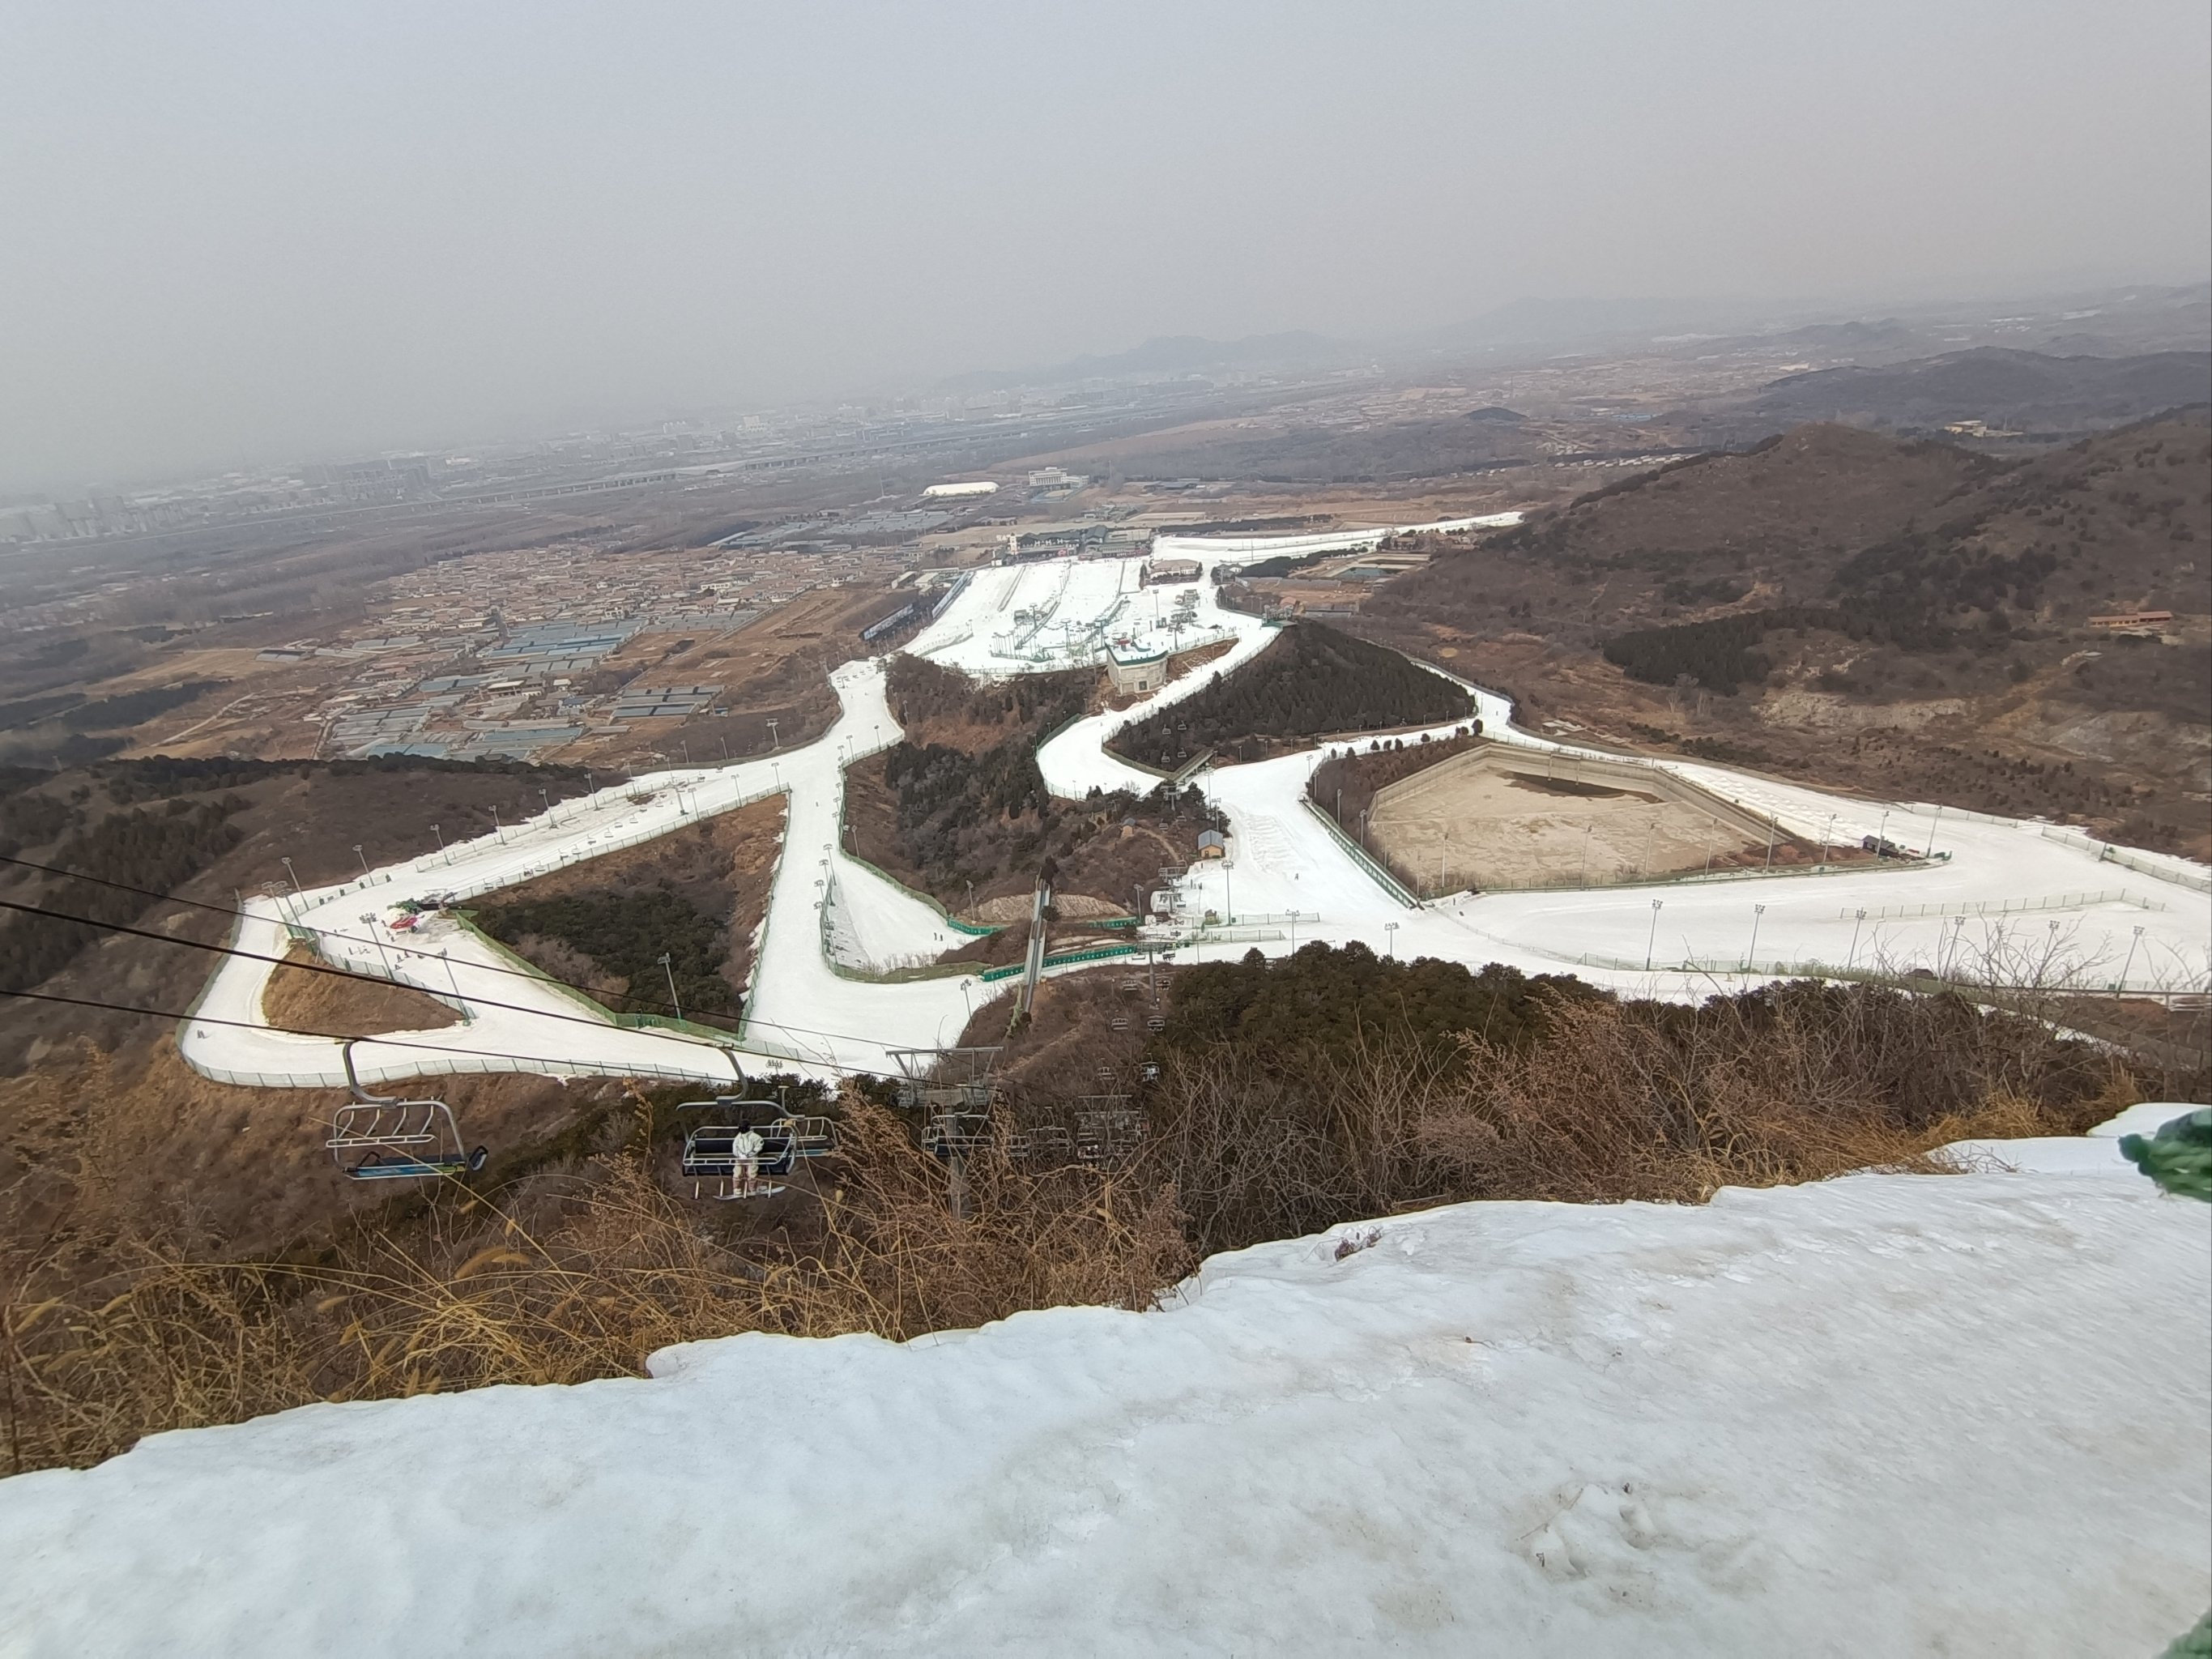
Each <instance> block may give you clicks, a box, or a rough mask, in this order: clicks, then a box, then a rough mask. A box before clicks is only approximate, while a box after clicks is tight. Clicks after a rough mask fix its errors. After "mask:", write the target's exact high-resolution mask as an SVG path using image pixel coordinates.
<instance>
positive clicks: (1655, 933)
mask: <svg viewBox="0 0 2212 1659" xmlns="http://www.w3.org/2000/svg"><path fill="white" fill-rule="evenodd" d="M1666 905H1667V901H1666V900H1665V899H1653V900H1652V901H1651V933H1650V938H1648V939H1645V940H1644V972H1645V973H1647V974H1648V973H1650V971H1651V957H1652V953H1653V952H1654V951H1656V950H1658V948H1659V912H1660V911H1661V910H1662V909H1664V908H1666Z"/></svg>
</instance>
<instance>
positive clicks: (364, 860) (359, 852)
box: [353, 842, 368, 881]
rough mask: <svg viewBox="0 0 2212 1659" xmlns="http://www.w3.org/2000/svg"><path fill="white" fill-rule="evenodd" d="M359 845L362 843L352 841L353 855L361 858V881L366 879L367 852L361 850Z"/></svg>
mask: <svg viewBox="0 0 2212 1659" xmlns="http://www.w3.org/2000/svg"><path fill="white" fill-rule="evenodd" d="M361 845H362V844H361V843H360V842H354V844H353V855H354V856H355V857H356V858H357V859H359V860H361V878H362V880H363V881H367V880H368V854H366V853H364V852H362V850H361Z"/></svg>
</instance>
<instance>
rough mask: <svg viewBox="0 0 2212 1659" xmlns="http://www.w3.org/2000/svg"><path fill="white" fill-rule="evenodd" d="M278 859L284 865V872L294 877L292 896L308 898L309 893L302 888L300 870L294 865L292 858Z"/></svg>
mask: <svg viewBox="0 0 2212 1659" xmlns="http://www.w3.org/2000/svg"><path fill="white" fill-rule="evenodd" d="M276 861H277V862H278V863H279V864H281V865H283V866H284V873H285V874H286V875H288V876H289V877H291V878H292V896H293V897H294V898H295V899H304V898H306V897H307V895H306V894H305V893H303V892H301V890H300V872H298V871H297V870H295V869H294V868H293V867H292V860H289V859H279V860H276Z"/></svg>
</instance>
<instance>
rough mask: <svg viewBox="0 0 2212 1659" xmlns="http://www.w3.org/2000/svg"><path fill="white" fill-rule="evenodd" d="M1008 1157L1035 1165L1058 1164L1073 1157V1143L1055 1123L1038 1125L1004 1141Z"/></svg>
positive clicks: (1017, 1132)
mask: <svg viewBox="0 0 2212 1659" xmlns="http://www.w3.org/2000/svg"><path fill="white" fill-rule="evenodd" d="M1006 1152H1007V1154H1008V1155H1009V1156H1010V1157H1013V1158H1019V1159H1021V1160H1022V1161H1023V1162H1024V1163H1026V1164H1036V1165H1040V1166H1042V1165H1048V1164H1065V1163H1066V1162H1067V1161H1068V1160H1069V1159H1070V1158H1073V1156H1074V1152H1075V1147H1074V1142H1073V1141H1072V1140H1071V1139H1069V1138H1068V1133H1067V1131H1066V1129H1063V1128H1062V1127H1060V1125H1059V1124H1057V1123H1040V1124H1038V1125H1037V1126H1036V1127H1034V1128H1029V1129H1021V1130H1018V1131H1016V1132H1015V1133H1014V1134H1012V1136H1010V1137H1009V1138H1008V1139H1007V1141H1006Z"/></svg>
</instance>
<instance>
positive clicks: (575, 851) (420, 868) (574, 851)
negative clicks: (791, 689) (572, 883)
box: [337, 785, 789, 899]
mask: <svg viewBox="0 0 2212 1659" xmlns="http://www.w3.org/2000/svg"><path fill="white" fill-rule="evenodd" d="M786 793H789V790H788V787H787V786H781V787H780V786H775V785H771V786H770V787H768V788H766V789H757V790H755V791H754V792H753V793H751V794H750V795H740V796H739V797H738V799H735V800H733V801H732V802H730V803H729V804H728V805H726V806H714V807H709V808H708V809H706V810H705V811H700V810H698V809H696V808H687V809H684V811H685V814H686V816H688V817H691V818H692V819H694V820H695V821H696V820H699V819H704V818H718V817H721V816H722V815H723V814H724V813H726V812H735V811H738V810H740V809H741V808H744V807H747V806H752V805H757V804H758V803H760V802H762V801H764V800H767V799H770V798H771V797H773V796H776V795H781V794H786ZM562 805H567V803H566V802H563V803H562ZM675 827H676V826H674V825H671V824H661V825H658V826H655V827H651V828H647V829H633V830H629V831H628V832H626V833H624V834H621V835H616V834H608V835H606V836H592V837H591V838H589V839H588V840H587V841H586V842H584V843H583V845H581V846H580V847H576V848H571V849H569V850H568V851H566V852H556V853H551V854H548V855H547V856H546V857H545V858H544V859H543V860H538V861H537V862H534V863H531V864H526V865H524V866H522V867H521V868H520V870H503V871H501V872H498V873H497V874H496V875H488V876H478V877H476V878H459V879H457V880H456V881H455V882H454V884H453V885H452V886H451V887H448V888H446V889H444V891H445V892H447V893H448V894H450V895H451V896H453V898H455V899H468V898H477V897H479V896H482V895H483V894H485V893H495V892H497V891H498V890H500V889H501V888H503V887H514V886H519V885H520V884H522V883H523V882H526V881H531V880H534V879H535V878H538V877H539V876H544V875H550V874H551V873H552V872H554V871H556V870H563V869H566V868H568V866H570V865H574V864H588V863H589V862H591V860H593V859H599V858H605V856H606V855H607V854H610V853H619V852H621V851H623V849H624V848H630V847H642V846H643V845H644V844H645V843H646V842H649V841H659V840H661V839H663V838H664V837H665V836H668V835H669V834H670V833H671V830H672V829H674V828H675ZM440 862H441V860H440V857H439V855H438V854H435V853H426V854H423V855H422V857H421V858H418V859H416V860H415V871H416V874H417V875H429V874H432V873H434V872H435V871H436V870H437V868H438V866H439V864H440ZM391 879H392V878H391V877H390V876H389V875H388V874H387V875H386V876H384V877H383V878H382V880H383V881H386V882H388V881H390V880H391ZM364 885H367V884H366V883H362V882H356V883H355V884H353V886H354V887H360V886H364ZM349 890H351V889H350V888H347V887H341V888H339V889H337V892H338V893H340V894H343V893H346V892H348V891H349Z"/></svg>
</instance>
